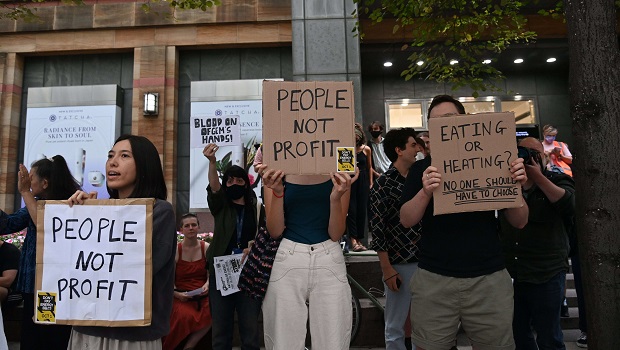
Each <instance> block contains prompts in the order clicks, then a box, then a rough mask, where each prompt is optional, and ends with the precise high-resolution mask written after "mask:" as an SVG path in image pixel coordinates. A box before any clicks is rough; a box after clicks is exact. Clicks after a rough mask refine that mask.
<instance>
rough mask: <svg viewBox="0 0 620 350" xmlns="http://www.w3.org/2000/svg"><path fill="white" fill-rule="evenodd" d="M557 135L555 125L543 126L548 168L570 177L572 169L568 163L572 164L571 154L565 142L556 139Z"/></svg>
mask: <svg viewBox="0 0 620 350" xmlns="http://www.w3.org/2000/svg"><path fill="white" fill-rule="evenodd" d="M557 135H558V129H557V128H556V127H555V126H553V125H545V126H543V136H544V142H543V147H544V150H545V155H546V156H547V157H549V165H548V168H549V170H551V171H554V172H561V173H564V174H566V175H568V176H570V177H572V176H573V171H572V170H571V167H570V165H571V164H573V155H572V154H571V153H570V151H569V149H568V145H566V143H564V142H558V141H557V140H556V137H557Z"/></svg>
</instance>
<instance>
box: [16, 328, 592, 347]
mask: <svg viewBox="0 0 620 350" xmlns="http://www.w3.org/2000/svg"><path fill="white" fill-rule="evenodd" d="M580 335H581V332H580V331H579V330H578V329H569V330H564V344H565V345H566V350H577V349H581V348H580V347H578V346H577V343H575V342H576V341H577V339H579V336H580ZM457 347H458V349H459V350H471V345H470V344H469V340H468V339H467V336H466V335H465V334H464V333H461V334H459V336H458V339H457ZM233 349H234V350H240V349H241V348H239V347H234V348H233ZM261 349H264V348H261ZM361 349H366V350H380V349H385V348H377V347H363V346H356V347H352V348H351V350H361ZM9 350H19V343H18V342H9Z"/></svg>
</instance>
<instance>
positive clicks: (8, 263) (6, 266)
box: [0, 242, 20, 289]
mask: <svg viewBox="0 0 620 350" xmlns="http://www.w3.org/2000/svg"><path fill="white" fill-rule="evenodd" d="M19 255H20V251H19V249H18V248H17V247H16V246H14V245H12V244H11V243H6V242H5V243H2V245H0V275H1V274H2V272H4V271H6V270H19ZM16 282H17V278H15V281H13V285H12V286H11V289H13V288H14V287H15V283H16Z"/></svg>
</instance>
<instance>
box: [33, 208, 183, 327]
mask: <svg viewBox="0 0 620 350" xmlns="http://www.w3.org/2000/svg"><path fill="white" fill-rule="evenodd" d="M153 203H154V200H153V199H144V198H136V199H122V200H120V199H108V200H87V201H86V203H85V204H84V205H74V206H73V207H71V208H70V207H69V206H68V205H66V204H65V202H64V201H39V202H38V204H37V205H38V211H37V227H38V228H39V229H38V230H37V275H36V286H35V287H36V294H37V295H36V296H35V312H36V317H35V319H36V322H38V323H57V324H70V325H85V326H106V327H121V326H146V325H149V324H150V323H151V283H152V260H151V259H152V246H151V235H152V229H153V227H152V223H153ZM171 302H172V301H171Z"/></svg>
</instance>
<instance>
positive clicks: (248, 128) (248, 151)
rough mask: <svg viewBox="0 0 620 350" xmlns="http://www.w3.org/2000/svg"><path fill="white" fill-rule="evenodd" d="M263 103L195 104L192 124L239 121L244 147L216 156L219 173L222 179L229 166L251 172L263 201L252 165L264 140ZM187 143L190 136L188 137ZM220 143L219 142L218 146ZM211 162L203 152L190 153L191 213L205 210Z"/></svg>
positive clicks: (222, 150) (226, 149)
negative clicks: (229, 118)
mask: <svg viewBox="0 0 620 350" xmlns="http://www.w3.org/2000/svg"><path fill="white" fill-rule="evenodd" d="M262 108H263V101H262V100H244V101H241V100H240V101H213V102H192V103H191V116H190V120H194V119H195V118H205V117H208V116H214V117H218V118H225V117H227V116H238V117H239V130H240V135H241V144H240V145H238V146H222V147H220V148H219V149H218V151H217V153H216V154H215V156H216V158H217V169H218V175H219V176H220V179H221V177H222V174H223V173H224V171H225V169H226V168H227V167H228V166H230V165H238V166H240V167H242V168H244V169H245V170H246V171H247V172H248V176H249V178H250V182H251V183H252V186H253V187H254V191H255V192H256V196H257V197H259V198H260V184H259V181H258V176H257V174H256V172H255V171H254V167H253V166H252V164H253V163H254V156H255V155H256V150H257V149H256V147H255V146H254V145H256V144H260V143H261V142H262V140H263V135H262V132H263V118H262V116H263V114H262ZM187 138H188V142H189V138H190V135H187ZM215 143H217V142H215ZM208 171H209V161H208V160H207V158H205V156H204V155H203V154H202V148H191V149H190V162H189V173H190V174H189V175H190V179H189V186H190V190H189V207H190V209H192V210H195V209H206V208H208V205H207V192H206V188H207V186H208V185H209V179H208V176H207V174H208Z"/></svg>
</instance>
